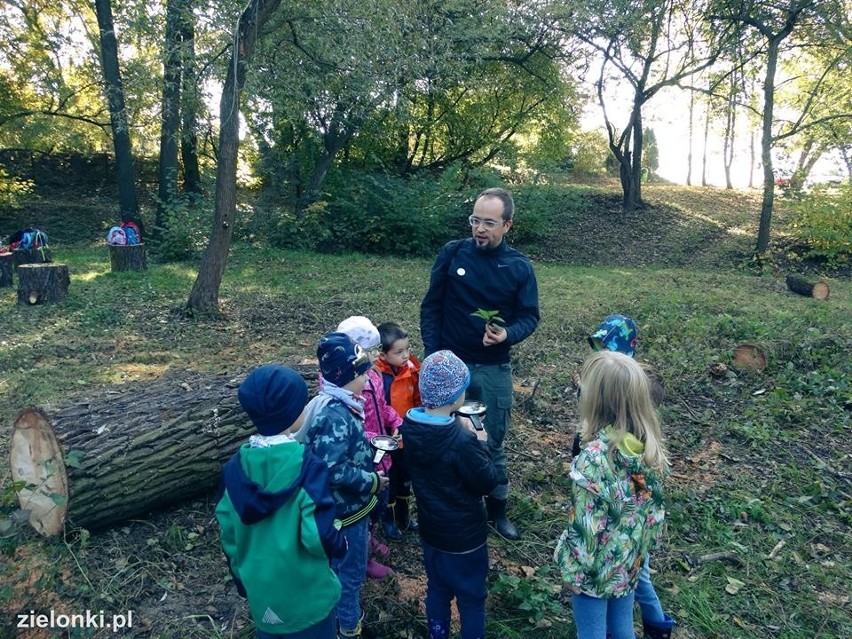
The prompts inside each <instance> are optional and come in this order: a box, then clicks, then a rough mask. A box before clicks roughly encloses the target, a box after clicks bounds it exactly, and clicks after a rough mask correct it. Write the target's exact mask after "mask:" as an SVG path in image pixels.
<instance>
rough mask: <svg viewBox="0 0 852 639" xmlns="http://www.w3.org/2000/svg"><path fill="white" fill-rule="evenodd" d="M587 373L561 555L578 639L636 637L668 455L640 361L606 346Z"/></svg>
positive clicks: (558, 558)
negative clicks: (638, 601) (637, 603)
mask: <svg viewBox="0 0 852 639" xmlns="http://www.w3.org/2000/svg"><path fill="white" fill-rule="evenodd" d="M582 379H583V393H582V396H581V398H580V414H581V419H582V425H581V428H582V431H581V435H582V441H583V444H584V445H583V448H582V450H581V451H580V454H579V455H578V456H577V457H575V459H574V461H573V463H572V466H571V480H572V488H571V504H570V507H569V511H568V525H567V527H566V529H565V531H564V532H563V533H562V535H561V537H560V538H559V542H558V544H557V547H556V551H555V553H554V559H555V561H556V563H557V565H558V566H559V569H560V571H561V573H562V578H563V580H564V581H565V583H566V586H567V587H568V589H569V590H571V592H572V593H573V597H572V606H573V609H574V618H575V623H576V626H577V637H578V639H603V638H604V637H605V636H607V635H610V636H611V637H612V639H633V638H634V636H635V635H634V633H633V613H632V611H633V594H634V589H635V588H636V584H637V582H638V580H639V573H640V571H641V570H642V565H643V563H644V561H645V557H646V556H647V555H648V552H649V551H650V550H651V547H652V546H653V545H654V543H655V542H656V540H657V538H658V537H659V536H660V534H661V533H662V526H663V520H664V517H665V510H664V508H663V503H662V480H663V476H664V475H665V473H666V469H667V467H668V460H667V457H666V451H665V447H664V445H663V441H662V434H661V431H660V426H659V422H658V420H657V413H656V410H655V409H654V405H653V402H652V400H651V391H650V386H649V382H648V378H647V376H646V374H645V373H644V371H643V370H642V368H641V367H640V366H639V364H637V363H636V362H635V361H634V360H633V359H631V358H630V357H628V356H627V355H624V354H621V353H616V352H611V351H608V350H607V351H601V352H598V353H594V354H593V355H591V356H590V357H589V358H588V359H587V360H586V362H585V363H584V365H583V369H582Z"/></svg>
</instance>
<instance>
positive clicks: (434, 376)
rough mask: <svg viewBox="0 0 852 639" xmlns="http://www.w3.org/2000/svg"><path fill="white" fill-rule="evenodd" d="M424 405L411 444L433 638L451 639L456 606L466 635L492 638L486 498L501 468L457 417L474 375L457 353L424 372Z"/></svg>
mask: <svg viewBox="0 0 852 639" xmlns="http://www.w3.org/2000/svg"><path fill="white" fill-rule="evenodd" d="M419 383H420V397H421V399H422V401H423V406H422V407H418V408H412V409H411V410H409V411H408V413H406V416H405V419H404V420H403V422H402V426H401V427H400V430H401V432H402V436H403V439H404V440H405V454H406V462H407V463H408V464H409V470H410V472H411V479H412V481H413V483H414V492H415V494H416V495H417V513H418V518H419V523H420V535H421V537H422V540H423V562H424V564H425V566H426V578H427V586H426V616H427V618H428V623H429V637H431V638H434V639H447V637H449V633H450V618H451V615H450V606H451V604H452V600H453V599H455V600H456V607H457V608H458V611H459V617H460V619H461V636H462V637H482V636H484V633H485V598H486V594H487V590H486V586H485V580H486V577H487V576H488V544H487V540H488V523H487V516H486V512H485V502H484V500H483V497H484V496H485V495H488V494H489V493H490V492H491V491H492V490H494V488H495V487H496V486H497V483H498V481H499V479H498V476H497V469H496V468H495V466H494V463H493V462H492V461H491V457H490V455H489V453H488V448H487V446H486V444H485V441H486V438H487V435H486V431H485V430H476V429H475V428H474V427H473V424H472V423H471V422H470V420H469V419H467V418H462V417H459V416H458V415H457V414H456V411H458V409H459V408H460V407H461V405H462V404H463V403H464V397H465V390H466V389H467V387H468V385H469V384H470V371H469V370H468V368H467V366H466V365H465V363H464V362H462V361H461V360H460V359H459V358H458V357H456V356H455V355H454V354H453V353H452V352H450V351H437V352H435V353H432V354H431V355H429V357H427V358H426V359H424V360H423V363H422V365H421V368H420V382H419Z"/></svg>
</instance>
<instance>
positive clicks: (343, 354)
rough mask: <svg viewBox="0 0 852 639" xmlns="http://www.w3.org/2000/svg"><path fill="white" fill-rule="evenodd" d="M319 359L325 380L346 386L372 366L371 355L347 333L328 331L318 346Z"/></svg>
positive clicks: (339, 385)
mask: <svg viewBox="0 0 852 639" xmlns="http://www.w3.org/2000/svg"><path fill="white" fill-rule="evenodd" d="M317 359H318V360H319V366H320V372H321V373H322V377H323V379H324V380H326V381H329V382H331V383H332V384H334V385H335V386H338V387H342V386H346V384H348V383H349V382H351V381H352V380H353V379H355V378H356V377H358V376H359V375H363V374H364V373H366V372H367V371H368V370H370V366H372V362H370V356H369V354H367V352H366V351H365V350H363V349H362V348H361V347H360V346H358V344H356V343H355V342H353V341H352V338H351V337H349V336H348V335H347V334H346V333H337V332H332V333H326V334H325V335H323V336H322V338H321V339H320V342H319V346H318V347H317Z"/></svg>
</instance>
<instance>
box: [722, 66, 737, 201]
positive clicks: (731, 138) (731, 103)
mask: <svg viewBox="0 0 852 639" xmlns="http://www.w3.org/2000/svg"><path fill="white" fill-rule="evenodd" d="M728 91H729V93H728V99H727V104H726V105H725V136H724V146H723V149H722V162H723V163H724V166H725V188H727V189H729V190H730V189H733V188H734V185H733V184H732V183H731V166H732V165H733V163H734V143H735V141H736V124H737V70H736V69H733V71H732V72H731V83H730V86H729V87H728Z"/></svg>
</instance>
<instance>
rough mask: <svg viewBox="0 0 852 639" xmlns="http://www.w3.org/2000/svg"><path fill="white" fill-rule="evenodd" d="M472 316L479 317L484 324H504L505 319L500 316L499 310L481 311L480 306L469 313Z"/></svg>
mask: <svg viewBox="0 0 852 639" xmlns="http://www.w3.org/2000/svg"><path fill="white" fill-rule="evenodd" d="M471 315H473V316H474V317H479V318H481V319H484V320H485V323H486V324H490V325H492V326H493V325H494V324H505V323H506V320H504V319H503V318H502V317H500V311H483V310H482V309H481V308H478V309H476V310H475V311H474V312H473V313H471Z"/></svg>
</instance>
